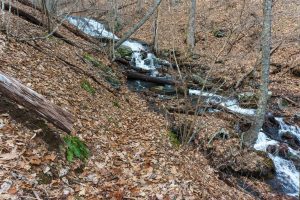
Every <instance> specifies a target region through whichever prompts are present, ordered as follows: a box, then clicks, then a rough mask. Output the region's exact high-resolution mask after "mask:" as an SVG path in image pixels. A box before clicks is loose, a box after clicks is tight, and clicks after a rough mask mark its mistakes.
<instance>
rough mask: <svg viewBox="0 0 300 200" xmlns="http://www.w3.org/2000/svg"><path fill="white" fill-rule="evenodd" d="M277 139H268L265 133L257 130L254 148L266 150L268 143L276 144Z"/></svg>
mask: <svg viewBox="0 0 300 200" xmlns="http://www.w3.org/2000/svg"><path fill="white" fill-rule="evenodd" d="M276 144H278V142H277V141H275V140H272V139H270V138H269V137H268V136H267V135H266V134H265V133H263V132H259V134H258V137H257V140H256V143H255V145H254V148H255V149H256V150H259V151H265V152H266V151H267V147H268V146H269V145H276Z"/></svg>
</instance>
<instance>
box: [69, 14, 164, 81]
mask: <svg viewBox="0 0 300 200" xmlns="http://www.w3.org/2000/svg"><path fill="white" fill-rule="evenodd" d="M67 20H68V21H69V22H70V23H71V24H73V25H74V26H76V27H77V28H78V29H80V30H81V31H83V32H84V33H86V34H87V35H90V36H92V37H96V38H106V39H115V40H119V39H120V38H119V37H118V36H116V35H114V34H113V33H111V32H109V31H107V30H106V29H105V26H104V25H103V24H101V23H100V22H98V21H96V20H93V19H88V18H84V17H76V16H69V17H67ZM122 46H126V47H129V48H130V49H131V50H132V52H133V54H132V58H131V62H130V63H131V65H132V67H133V68H135V69H137V70H142V71H148V72H150V75H152V76H157V75H158V71H157V70H156V69H157V68H159V67H160V65H159V64H158V62H157V60H158V59H157V58H156V56H155V55H154V54H153V53H150V52H149V48H148V47H147V46H145V45H143V44H141V43H140V42H138V41H135V40H131V39H129V40H127V41H125V42H124V43H123V44H122ZM144 53H146V54H147V56H146V58H144V56H143V54H144ZM161 62H163V63H165V64H166V63H168V62H167V61H161Z"/></svg>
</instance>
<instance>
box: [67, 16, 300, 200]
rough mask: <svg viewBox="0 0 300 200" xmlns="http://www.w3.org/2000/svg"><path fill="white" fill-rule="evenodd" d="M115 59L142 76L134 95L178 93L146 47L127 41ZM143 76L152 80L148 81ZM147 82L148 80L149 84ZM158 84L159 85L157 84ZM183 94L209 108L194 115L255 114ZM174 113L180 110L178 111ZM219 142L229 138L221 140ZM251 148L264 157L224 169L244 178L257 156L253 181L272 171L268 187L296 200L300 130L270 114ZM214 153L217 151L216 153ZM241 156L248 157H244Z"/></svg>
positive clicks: (134, 83)
mask: <svg viewBox="0 0 300 200" xmlns="http://www.w3.org/2000/svg"><path fill="white" fill-rule="evenodd" d="M67 19H68V21H69V22H70V23H71V24H73V25H75V26H76V27H78V29H80V30H81V31H83V32H85V33H86V34H88V35H90V36H93V37H96V38H105V39H109V40H113V39H114V40H119V38H118V37H117V36H116V35H114V34H113V33H111V32H110V31H108V30H107V29H106V28H105V26H104V25H103V24H102V23H100V22H98V21H96V20H93V19H88V18H83V17H67ZM116 55H117V56H119V57H120V58H122V59H123V62H125V63H126V64H127V65H129V66H130V68H131V69H134V70H135V71H136V72H143V73H144V74H145V75H143V76H140V77H144V78H143V80H137V79H138V77H139V76H136V77H135V78H134V80H129V81H128V87H129V88H130V89H132V90H134V91H137V92H140V91H148V90H151V91H154V92H155V93H160V94H158V95H157V97H158V98H160V99H168V98H172V95H174V94H175V93H177V94H178V93H180V89H178V88H176V87H175V86H174V85H176V84H177V82H176V81H175V80H173V79H172V76H171V75H170V74H168V73H166V71H168V70H164V68H165V67H172V65H171V64H170V63H169V62H168V61H165V60H162V59H159V58H157V57H156V56H155V55H154V54H153V53H152V52H151V51H150V48H149V47H148V46H147V44H145V43H143V42H140V41H136V40H128V41H126V42H124V43H123V44H122V45H121V47H120V48H119V49H117V50H116ZM145 76H148V77H152V78H148V79H147V77H146V78H145ZM147 80H150V82H152V83H150V82H149V81H147ZM157 80H158V82H160V84H157ZM159 80H167V81H166V83H171V84H162V83H164V81H159ZM168 81H169V82H168ZM203 81H204V82H205V83H207V82H206V80H203V79H201V80H200V82H199V80H198V83H199V84H200V83H201V82H203ZM205 83H204V84H205ZM202 88H205V87H202ZM183 93H184V92H183ZM185 94H188V95H189V96H190V97H191V98H192V97H193V96H196V97H199V99H201V101H202V102H205V104H206V105H210V106H209V108H205V109H203V108H198V109H199V110H197V111H196V112H193V113H203V112H221V111H224V110H225V111H226V112H230V113H235V114H237V115H242V116H245V117H248V118H253V117H255V112H256V110H255V109H253V108H244V107H242V106H241V105H240V101H239V99H238V98H234V97H230V98H227V97H225V96H221V95H218V94H215V93H214V92H212V91H203V90H200V89H199V88H198V89H197V88H195V87H193V88H191V89H188V91H187V92H186V93H185ZM199 99H198V100H199ZM173 109H174V108H173ZM176 109H178V110H180V108H176ZM223 135H224V134H223ZM225 135H226V134H225ZM213 139H216V138H213ZM222 139H223V140H224V139H228V138H226V137H223V138H222ZM230 141H232V142H234V143H235V144H239V139H238V137H237V138H234V137H233V138H231V139H230ZM254 148H255V149H256V150H257V151H260V152H264V153H263V154H259V153H257V152H255V151H252V152H250V151H247V152H244V154H243V153H237V154H236V155H238V156H236V157H235V162H239V166H238V167H237V165H235V163H233V164H231V165H227V166H225V167H228V166H229V167H230V168H231V169H233V171H238V172H241V174H245V175H247V174H249V173H252V172H253V171H251V169H252V168H251V164H250V163H251V162H248V161H249V160H251V156H252V157H256V158H257V157H258V156H259V155H263V156H260V159H253V160H256V161H257V162H256V163H252V164H253V165H254V166H256V168H257V165H262V167H261V168H260V170H261V171H260V172H259V173H258V174H257V171H256V172H253V173H252V175H255V176H256V177H260V176H262V177H267V176H269V174H270V172H271V171H272V170H273V169H274V172H273V173H274V175H275V176H274V177H272V178H270V177H269V178H267V180H268V181H267V182H268V183H270V184H271V186H272V187H273V188H274V189H275V190H276V191H277V192H280V193H284V194H287V195H290V196H293V197H299V187H300V186H299V178H300V177H299V170H300V128H299V127H297V126H294V125H291V124H287V123H286V122H285V121H284V119H283V118H280V117H274V116H273V115H272V114H268V115H267V116H266V122H265V124H264V127H263V129H262V131H261V132H260V133H259V135H258V139H257V141H256V144H255V145H254ZM230 149H231V150H232V149H236V150H237V151H239V152H240V150H239V148H238V146H236V148H234V147H230ZM215 150H216V149H215ZM216 152H218V151H217V150H216ZM220 152H221V153H220ZM220 152H219V153H220V155H219V156H223V157H225V153H224V152H223V151H220ZM222 152H223V153H222ZM217 154H218V153H216V156H217ZM244 155H247V156H246V157H245V156H244ZM266 156H268V157H269V159H270V160H271V161H272V162H271V163H268V161H266ZM245 158H246V159H248V161H247V160H245ZM241 163H244V167H242V168H241V167H240V166H241V165H242V164H241Z"/></svg>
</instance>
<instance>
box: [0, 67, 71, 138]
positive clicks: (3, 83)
mask: <svg viewBox="0 0 300 200" xmlns="http://www.w3.org/2000/svg"><path fill="white" fill-rule="evenodd" d="M0 92H1V93H2V94H3V95H4V96H6V97H8V98H9V99H11V100H13V101H15V102H17V103H18V104H20V105H22V106H24V107H26V108H27V109H29V110H32V111H34V112H36V113H37V114H38V115H39V116H41V117H43V118H45V119H46V120H48V121H49V122H51V123H53V124H54V125H55V126H56V127H58V128H60V129H61V130H63V131H65V132H67V133H75V131H74V128H73V117H72V115H71V114H70V113H69V112H67V111H65V110H63V109H62V108H60V107H58V106H57V105H54V104H53V103H51V102H50V101H48V100H46V99H45V98H44V97H43V96H42V95H40V94H38V93H36V92H35V91H33V90H32V89H30V88H28V87H26V86H24V85H23V84H21V83H20V82H18V81H17V80H16V79H14V78H12V77H10V76H8V75H6V74H5V73H3V72H1V71H0Z"/></svg>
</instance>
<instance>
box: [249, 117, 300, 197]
mask: <svg viewBox="0 0 300 200" xmlns="http://www.w3.org/2000/svg"><path fill="white" fill-rule="evenodd" d="M276 120H277V121H278V122H279V124H280V130H279V134H282V133H283V132H286V131H289V132H290V133H291V134H293V135H295V136H296V137H299V136H300V131H299V128H298V127H296V126H290V125H288V124H286V123H285V122H284V121H283V119H282V118H276ZM271 145H276V146H277V147H278V146H279V145H280V142H278V141H276V140H273V139H271V138H269V137H268V136H267V135H266V134H265V133H263V132H260V133H259V135H258V138H257V141H256V143H255V145H254V148H255V149H256V150H259V151H264V152H267V148H268V147H269V146H271ZM288 151H289V153H290V154H293V155H295V156H297V157H298V159H299V155H300V152H299V151H296V150H293V149H292V148H290V147H288ZM268 156H269V157H270V158H271V159H272V161H273V163H274V166H275V171H276V178H275V180H274V181H276V185H279V186H280V188H281V190H282V192H284V193H285V194H287V195H290V196H294V197H299V187H300V185H299V181H300V174H299V171H297V169H296V167H295V165H294V163H293V161H291V160H287V159H284V158H281V157H280V156H279V155H273V154H271V153H268Z"/></svg>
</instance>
